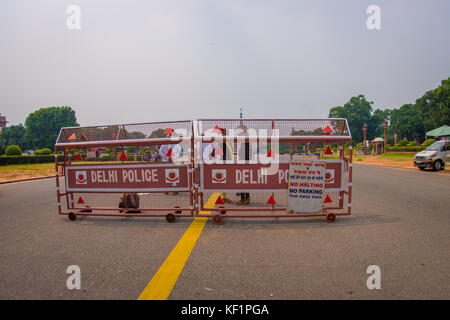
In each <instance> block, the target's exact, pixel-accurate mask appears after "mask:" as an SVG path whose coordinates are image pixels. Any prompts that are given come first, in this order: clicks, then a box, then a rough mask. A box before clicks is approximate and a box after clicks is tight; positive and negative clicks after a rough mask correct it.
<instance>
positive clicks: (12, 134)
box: [0, 124, 28, 150]
mask: <svg viewBox="0 0 450 320" xmlns="http://www.w3.org/2000/svg"><path fill="white" fill-rule="evenodd" d="M0 145H2V146H10V145H18V146H19V147H20V148H21V149H22V150H25V149H27V148H28V142H27V141H26V137H25V127H24V126H23V125H22V124H19V125H13V126H10V127H6V128H5V129H3V130H2V132H1V133H0Z"/></svg>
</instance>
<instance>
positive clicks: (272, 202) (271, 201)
mask: <svg viewBox="0 0 450 320" xmlns="http://www.w3.org/2000/svg"><path fill="white" fill-rule="evenodd" d="M267 204H277V203H276V201H275V199H274V198H273V196H270V198H269V200H267Z"/></svg>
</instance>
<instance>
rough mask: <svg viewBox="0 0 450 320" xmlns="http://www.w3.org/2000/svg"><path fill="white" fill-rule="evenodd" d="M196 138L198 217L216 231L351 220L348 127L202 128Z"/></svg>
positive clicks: (268, 123)
mask: <svg viewBox="0 0 450 320" xmlns="http://www.w3.org/2000/svg"><path fill="white" fill-rule="evenodd" d="M194 136H195V145H196V149H195V150H196V154H195V156H194V158H195V162H196V169H195V171H196V176H198V184H199V189H198V195H197V197H196V199H197V201H198V203H199V210H198V211H197V212H198V216H204V217H211V218H213V221H214V223H216V224H221V223H222V222H223V219H224V217H239V218H256V217H311V216H326V218H327V221H329V222H333V221H334V220H335V219H336V216H338V215H350V213H351V194H352V167H351V163H352V152H351V149H352V144H351V143H352V139H351V134H350V129H349V127H348V124H347V120H346V119H318V120H242V119H241V120H199V121H198V122H197V123H195V127H194ZM346 144H347V145H348V150H347V151H345V145H346ZM332 149H336V151H335V152H333V151H332ZM347 152H348V156H347V155H346V153H347ZM201 211H203V212H201ZM204 212H212V213H213V214H208V213H204Z"/></svg>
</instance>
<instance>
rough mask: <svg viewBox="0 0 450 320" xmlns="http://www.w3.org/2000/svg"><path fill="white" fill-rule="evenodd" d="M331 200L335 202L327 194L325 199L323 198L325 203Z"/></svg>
mask: <svg viewBox="0 0 450 320" xmlns="http://www.w3.org/2000/svg"><path fill="white" fill-rule="evenodd" d="M330 202H333V201H332V200H331V198H330V196H329V195H327V196H326V197H325V200H323V203H330Z"/></svg>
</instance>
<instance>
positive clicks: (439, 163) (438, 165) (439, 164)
mask: <svg viewBox="0 0 450 320" xmlns="http://www.w3.org/2000/svg"><path fill="white" fill-rule="evenodd" d="M442 167H443V166H442V161H441V160H436V161H435V162H434V165H433V168H434V170H435V171H439V170H442Z"/></svg>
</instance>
